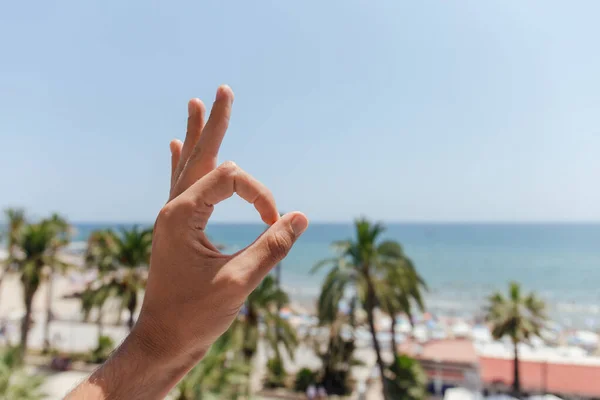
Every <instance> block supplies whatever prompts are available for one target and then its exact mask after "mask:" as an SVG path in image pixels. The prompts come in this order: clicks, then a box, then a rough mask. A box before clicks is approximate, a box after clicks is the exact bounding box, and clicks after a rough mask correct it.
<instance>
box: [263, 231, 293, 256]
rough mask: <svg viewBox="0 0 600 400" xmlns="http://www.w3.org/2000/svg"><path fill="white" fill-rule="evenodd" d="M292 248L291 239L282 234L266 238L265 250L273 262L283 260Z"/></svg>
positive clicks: (276, 233)
mask: <svg viewBox="0 0 600 400" xmlns="http://www.w3.org/2000/svg"><path fill="white" fill-rule="evenodd" d="M291 247H292V238H291V237H290V235H288V234H287V233H284V232H275V233H273V234H272V235H269V236H268V237H267V248H268V250H269V255H270V257H271V259H272V260H273V261H279V260H281V259H283V258H284V257H285V256H286V255H287V254H288V252H289V251H290V248H291Z"/></svg>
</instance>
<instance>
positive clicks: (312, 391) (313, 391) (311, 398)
mask: <svg viewBox="0 0 600 400" xmlns="http://www.w3.org/2000/svg"><path fill="white" fill-rule="evenodd" d="M306 398H307V399H308V400H315V399H316V398H317V388H315V385H313V384H312V383H311V384H310V385H308V387H307V388H306Z"/></svg>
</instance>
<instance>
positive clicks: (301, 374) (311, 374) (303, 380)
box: [294, 368, 318, 393]
mask: <svg viewBox="0 0 600 400" xmlns="http://www.w3.org/2000/svg"><path fill="white" fill-rule="evenodd" d="M317 379H318V373H317V372H315V371H313V370H311V369H310V368H302V369H301V370H300V371H298V372H297V373H296V379H295V381H294V390H295V391H297V392H302V393H305V392H306V389H308V387H309V386H310V385H316V384H317Z"/></svg>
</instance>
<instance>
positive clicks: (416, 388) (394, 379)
mask: <svg viewBox="0 0 600 400" xmlns="http://www.w3.org/2000/svg"><path fill="white" fill-rule="evenodd" d="M389 371H390V373H389V374H388V377H386V379H387V380H388V383H387V385H386V386H387V388H388V389H387V390H388V396H389V398H391V399H403V400H424V399H426V398H427V375H426V374H425V371H423V368H421V365H420V364H419V363H418V362H417V361H416V360H415V359H413V358H410V357H408V356H405V355H400V356H397V357H396V358H395V359H394V362H393V363H392V365H391V366H390V368H389Z"/></svg>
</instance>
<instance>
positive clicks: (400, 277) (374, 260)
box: [313, 219, 424, 398]
mask: <svg viewBox="0 0 600 400" xmlns="http://www.w3.org/2000/svg"><path fill="white" fill-rule="evenodd" d="M354 228H355V238H353V239H349V240H345V241H340V242H335V243H334V244H333V245H334V248H335V250H336V251H337V256H336V257H334V258H329V259H325V260H322V261H321V262H319V263H318V264H316V265H315V267H313V271H316V270H318V269H320V268H322V267H324V266H329V267H330V270H329V273H328V274H327V276H326V277H325V281H324V283H323V286H322V289H321V295H320V297H319V304H318V306H319V318H320V320H321V322H331V321H332V320H334V319H335V318H336V315H337V304H339V302H340V301H341V300H342V299H344V298H347V293H348V291H351V292H352V293H353V296H354V297H356V298H357V299H358V301H359V302H360V305H361V306H362V308H363V309H364V310H365V311H366V314H367V325H368V328H369V330H370V331H371V336H372V340H373V347H374V349H375V354H376V361H377V366H378V368H379V372H380V376H381V379H382V386H383V395H384V398H387V393H386V392H387V391H386V385H387V382H386V380H385V379H384V377H385V376H386V365H385V362H384V360H383V358H382V356H381V345H380V343H379V341H378V339H377V335H376V333H377V332H376V330H375V309H376V308H377V307H380V308H384V306H387V307H388V312H395V311H405V312H406V310H408V311H409V312H410V307H411V303H412V300H416V301H417V304H419V303H420V305H421V306H422V298H421V296H420V290H421V287H422V286H424V284H423V281H422V279H421V278H420V277H419V276H418V275H417V274H416V272H415V269H414V266H413V265H412V262H410V260H409V259H408V258H407V257H406V256H405V255H404V253H403V251H402V248H401V246H400V244H398V243H397V242H393V241H381V240H380V239H381V235H382V234H383V232H384V227H383V225H381V224H372V223H370V222H369V221H367V220H366V219H359V220H357V221H356V222H355V225H354ZM389 279H393V281H392V282H389V281H388V280H389ZM396 283H399V284H400V285H399V286H398V288H396V289H394V290H392V287H394V286H395V284H396ZM354 297H353V298H352V300H351V304H353V302H354Z"/></svg>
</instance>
